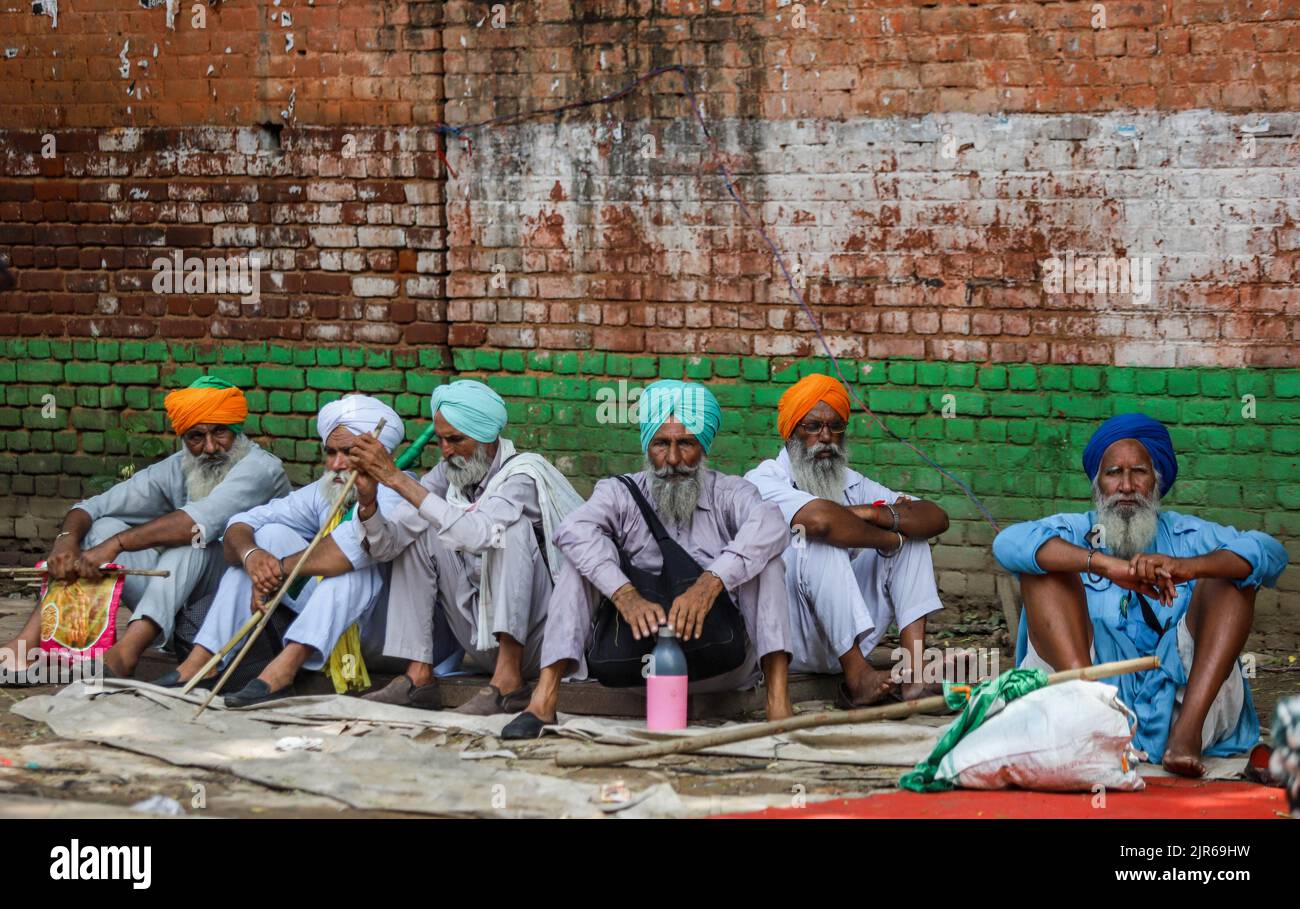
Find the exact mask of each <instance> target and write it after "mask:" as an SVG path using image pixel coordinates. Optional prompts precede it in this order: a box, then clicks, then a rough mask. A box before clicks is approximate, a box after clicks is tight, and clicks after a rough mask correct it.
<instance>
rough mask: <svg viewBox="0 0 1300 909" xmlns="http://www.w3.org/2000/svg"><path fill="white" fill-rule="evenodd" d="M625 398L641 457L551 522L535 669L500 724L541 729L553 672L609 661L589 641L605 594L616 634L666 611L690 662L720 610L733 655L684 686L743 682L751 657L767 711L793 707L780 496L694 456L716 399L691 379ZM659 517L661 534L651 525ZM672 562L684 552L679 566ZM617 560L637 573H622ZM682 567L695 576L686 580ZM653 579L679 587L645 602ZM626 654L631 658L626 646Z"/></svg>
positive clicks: (655, 620) (644, 632)
mask: <svg viewBox="0 0 1300 909" xmlns="http://www.w3.org/2000/svg"><path fill="white" fill-rule="evenodd" d="M637 410H638V421H639V423H640V429H641V450H642V451H643V452H644V453H645V468H644V469H643V470H642V471H641V472H640V473H637V474H635V475H632V476H625V477H614V478H611V479H606V480H601V481H600V482H599V483H597V484H596V488H595V490H594V491H593V492H592V496H591V499H590V500H589V501H587V502H586V503H585V504H584V505H582V506H581V507H580V508H578V509H577V510H576V511H574V512H573V513H572V514H570V515H569V516H568V519H567V520H565V522H564V523H563V525H561V527H560V529H559V532H558V533H557V534H556V535H555V542H556V545H557V546H558V547H559V548H560V551H561V552H562V553H563V555H564V560H565V561H564V566H563V568H562V569H561V572H560V577H559V580H558V581H557V583H556V587H555V592H554V594H553V595H552V596H551V603H550V607H549V610H548V614H547V620H546V636H545V638H544V640H543V643H542V652H541V664H542V667H543V668H542V673H541V678H540V680H539V681H538V683H537V687H536V688H535V689H534V691H533V696H532V699H531V701H530V702H529V704H528V708H527V710H525V711H524V712H522V713H520V714H519V716H517V717H515V719H514V720H512V721H511V722H510V724H509V725H507V726H506V727H505V729H504V731H503V732H502V735H503V737H504V738H507V739H528V738H537V737H538V736H540V735H541V734H542V731H543V729H544V727H545V726H547V725H549V724H553V723H555V722H556V719H557V715H556V705H557V701H558V697H559V683H560V680H561V679H563V678H564V677H565V676H566V675H575V674H576V677H579V678H582V677H586V676H587V675H588V669H589V666H591V665H592V661H594V660H596V659H598V658H599V659H600V660H601V661H602V662H605V663H606V664H607V665H608V664H611V663H612V662H613V660H608V661H607V660H606V657H607V656H608V654H598V653H597V649H598V647H596V646H594V645H595V644H598V643H599V642H600V640H601V628H602V619H601V617H599V616H598V610H600V609H601V608H602V603H603V602H604V600H603V598H608V601H609V603H610V604H611V605H610V606H606V607H604V609H605V610H606V614H607V615H609V616H612V615H613V613H614V612H615V611H616V612H617V618H616V620H615V619H611V621H616V622H617V623H621V625H619V624H616V625H615V627H616V628H621V635H622V641H623V643H624V645H625V646H626V643H627V639H628V638H629V637H631V638H633V639H636V640H637V641H641V640H643V639H645V638H648V637H654V636H656V634H657V633H659V631H660V626H661V625H667V626H669V627H671V629H672V630H673V633H674V635H675V636H676V637H677V638H678V639H679V640H680V642H681V646H682V647H683V649H684V650H685V651H686V654H687V661H688V663H689V662H690V661H691V660H692V646H693V644H694V643H695V642H699V641H701V640H705V639H706V638H707V636H706V634H705V627H706V625H705V623H706V620H707V619H710V618H711V619H712V620H713V623H716V622H717V621H718V619H719V618H720V617H721V618H726V619H729V620H730V621H731V622H732V623H733V624H732V625H731V626H730V627H733V628H734V627H739V637H738V638H737V641H738V643H739V648H738V649H739V651H740V652H739V653H738V654H737V655H736V658H735V661H734V662H735V666H734V668H730V669H727V670H726V671H722V672H720V673H719V674H716V675H709V676H706V677H704V678H703V679H702V680H700V681H692V682H691V683H690V686H689V690H690V691H691V692H692V693H695V692H704V691H725V690H733V689H737V688H743V687H752V686H753V685H754V684H755V683H756V682H757V681H758V669H759V666H760V663H761V667H762V673H763V676H764V678H765V682H766V688H767V715H768V718H769V719H780V718H783V717H787V716H790V715H791V714H792V713H793V710H792V708H791V706H790V700H789V692H788V688H787V684H786V680H787V674H788V673H787V670H788V666H789V660H790V616H789V609H788V608H787V606H786V595H785V565H784V563H783V562H782V560H781V556H782V554H783V553H784V551H785V546H786V543H787V542H788V538H789V530H788V528H787V527H786V525H785V522H784V521H783V520H782V519H781V512H780V510H779V509H778V508H777V507H776V506H775V505H769V504H767V503H765V502H764V501H763V499H762V496H760V495H759V493H758V490H757V489H755V488H754V487H753V486H752V485H751V484H750V483H748V482H747V481H745V480H743V479H741V478H740V477H734V476H729V475H727V474H723V473H719V472H717V471H715V470H711V469H710V468H709V467H708V464H707V457H706V456H707V454H708V451H709V449H710V447H711V446H712V445H713V440H714V437H715V436H716V435H717V433H718V428H719V425H720V424H721V422H722V411H721V409H720V408H719V407H718V401H717V399H716V398H714V396H713V394H712V392H710V391H709V390H708V389H707V388H705V387H704V386H703V385H698V384H695V383H686V382H678V381H675V380H665V381H660V382H654V383H652V384H650V385H649V386H647V387H646V388H645V390H644V392H643V393H642V395H641V397H640V399H639V400H638V401H637ZM634 490H635V492H634ZM638 500H639V501H638ZM643 507H644V509H645V510H643ZM647 518H652V519H653V520H647ZM657 531H662V533H663V535H664V538H662V539H656V532H657ZM683 564H686V565H687V566H688V568H687V570H686V571H684V572H683V571H680V569H681V567H682V565H683ZM625 568H626V569H627V570H626V571H625V570H624V569H625ZM701 569H702V570H701ZM629 574H631V575H634V576H635V577H636V578H638V580H639V582H640V583H636V584H634V583H633V580H632V579H631V578H630V577H629ZM691 575H695V576H696V577H695V580H694V581H693V583H689V586H687V582H688V581H689V580H690V577H691ZM661 580H666V581H668V582H670V583H668V584H667V585H666V586H667V589H670V590H673V591H676V590H681V589H682V588H683V587H685V588H686V589H684V590H682V592H681V593H680V594H677V595H676V596H674V597H672V598H671V599H670V600H669V599H667V598H663V599H661V600H660V601H658V602H656V601H655V600H653V599H650V598H649V597H648V596H647V595H646V593H645V592H644V591H646V590H648V588H649V587H651V586H655V584H654V583H653V582H658V581H661ZM728 611H729V612H728ZM737 611H738V613H739V614H738V615H736V614H735V613H736V612H737ZM714 613H716V615H713V614H714ZM593 623H594V624H593ZM713 623H711V624H712V627H714V628H717V627H718V626H717V625H716V624H713ZM615 638H616V639H617V634H616V635H615ZM615 642H616V643H617V640H616V641H615ZM632 659H633V661H634V664H635V660H636V659H637V657H636V655H635V654H633V657H632ZM696 665H698V664H696ZM636 668H638V669H639V667H636ZM692 671H694V667H692Z"/></svg>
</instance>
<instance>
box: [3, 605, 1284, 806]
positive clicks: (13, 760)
mask: <svg viewBox="0 0 1300 909" xmlns="http://www.w3.org/2000/svg"><path fill="white" fill-rule="evenodd" d="M10 590H11V591H12V592H11V593H10V596H13V595H14V594H17V595H18V596H23V594H22V593H20V592H18V591H16V590H13V589H12V587H11V588H10ZM27 596H31V594H27ZM30 602H31V605H34V602H35V601H34V599H33V600H31V601H30ZM28 609H30V606H23V605H21V604H19V603H18V602H17V601H15V600H14V599H9V600H7V601H4V600H0V640H3V639H8V638H9V636H10V635H12V634H14V633H15V632H16V631H17V630H18V628H20V627H21V625H22V623H23V621H25V619H26V615H27V611H28ZM1006 639H1007V635H1006V630H1005V628H1003V627H996V628H994V627H983V626H971V625H961V624H956V625H952V626H949V627H948V628H946V629H944V630H941V631H938V632H936V634H935V635H934V640H933V641H932V642H931V643H932V645H933V646H936V647H977V646H988V645H989V643H990V642H995V643H997V644H999V645H1002V646H1003V647H1004V653H1003V658H1002V660H1003V662H1002V665H1003V666H1010V665H1011V654H1010V653H1009V652H1008V651H1006V650H1005V645H1006ZM1255 658H1256V665H1255V678H1254V679H1253V681H1252V691H1253V694H1254V699H1255V707H1256V709H1257V710H1258V712H1259V716H1260V724H1261V726H1262V727H1263V729H1264V730H1265V734H1267V731H1268V729H1269V728H1270V726H1271V724H1272V715H1273V710H1274V707H1275V705H1276V704H1277V701H1278V700H1279V699H1280V698H1283V697H1287V696H1290V695H1292V694H1297V693H1300V661H1297V659H1296V655H1295V654H1283V653H1259V654H1255ZM55 691H56V686H34V687H28V688H0V816H3V815H6V814H9V815H14V814H18V815H21V816H31V817H50V816H56V817H85V816H95V815H100V814H105V813H107V814H110V815H111V814H115V813H121V812H122V811H124V810H126V809H128V808H130V806H133V805H136V804H138V803H140V802H143V801H145V800H147V799H150V798H152V797H154V796H159V795H161V796H165V797H167V798H169V799H173V800H175V802H177V803H178V804H179V806H180V808H181V810H183V811H184V812H185V813H186V814H188V815H191V816H196V815H197V816H207V817H406V816H417V815H408V814H405V813H402V812H387V811H358V810H356V809H353V808H351V807H349V806H347V805H345V804H343V803H341V802H338V801H336V800H334V799H330V798H325V797H321V796H318V795H315V794H313V793H308V792H302V791H297V790H281V789H274V788H271V787H267V786H263V785H260V784H257V783H253V782H250V781H248V780H244V779H241V778H239V777H236V776H233V775H231V774H227V773H219V772H209V771H205V770H202V769H197V768H183V769H182V768H177V767H175V766H173V765H171V764H168V763H166V762H164V761H162V760H159V759H156V758H153V757H149V756H147V755H140V754H135V753H132V752H128V751H124V750H121V749H116V748H111V747H107V746H103V745H98V744H93V743H88V742H79V741H68V740H64V739H60V738H58V737H57V736H55V735H54V734H53V733H51V732H50V730H49V728H48V727H47V726H45V725H44V724H43V723H38V722H33V721H31V720H27V719H24V718H23V717H20V716H18V715H16V714H14V713H12V712H11V710H10V708H11V707H12V706H13V705H14V704H15V703H17V702H18V701H20V700H22V699H24V698H27V697H32V696H35V695H41V694H52V693H54V692H55ZM828 706H829V705H827V704H826V703H824V702H808V703H803V704H800V705H798V708H799V710H800V711H801V712H802V711H809V710H820V709H826V708H827V707H828ZM748 718H749V719H761V715H756V716H752V717H748ZM426 739H432V740H434V741H436V743H437V744H438V745H440V746H445V747H448V748H453V749H463V748H466V747H472V748H473V749H474V750H488V751H490V750H495V749H496V748H497V747H498V743H497V742H496V740H495V739H493V738H492V737H490V736H486V737H485V736H470V735H457V734H447V733H441V732H436V733H435V732H426V733H424V734H423V735H422V737H421V739H420V740H426ZM511 745H512V746H515V745H517V743H511ZM514 750H516V751H517V752H518V753H519V755H520V757H519V758H518V759H515V760H509V759H505V758H492V759H489V760H490V761H491V763H492V764H493V765H499V766H500V767H502V768H503V769H504V768H507V767H511V768H515V769H524V770H527V771H529V772H532V773H544V774H549V775H552V776H556V777H562V778H566V779H572V780H578V781H583V782H587V783H594V784H598V785H599V784H610V786H611V787H617V786H618V785H619V784H622V785H623V786H625V787H626V788H627V789H628V790H630V791H631V792H633V793H635V792H639V791H641V790H643V789H645V788H647V787H649V786H652V785H655V784H658V783H668V784H670V785H671V786H672V787H673V788H674V789H675V790H676V791H677V793H678V794H679V795H680V796H683V797H694V798H703V799H709V798H714V797H716V798H718V799H719V809H718V810H719V811H721V810H723V808H722V806H721V800H722V799H724V798H734V797H737V796H753V797H766V799H767V800H768V801H769V802H771V803H777V802H779V801H781V800H783V799H786V798H788V799H789V800H790V801H789V804H797V803H798V801H800V800H803V801H806V802H808V803H811V802H815V801H819V800H822V799H827V798H852V797H855V796H862V795H867V794H870V793H871V792H873V791H879V790H887V789H893V788H895V787H896V785H897V781H898V776H899V773H900V768H898V767H871V766H855V765H846V764H824V763H811V762H800V761H784V760H782V761H764V760H755V759H746V758H731V757H714V756H701V755H669V756H667V757H664V758H660V759H657V760H655V761H652V762H651V761H643V762H634V763H632V764H628V765H620V766H618V767H584V768H562V767H557V766H556V765H555V763H554V761H553V760H551V759H550V755H551V754H553V752H554V751H555V750H556V746H555V744H554V740H547V739H542V740H540V741H539V742H537V743H531V744H527V745H524V746H523V747H515V748H514ZM178 770H179V771H180V772H178ZM418 816H427V815H418Z"/></svg>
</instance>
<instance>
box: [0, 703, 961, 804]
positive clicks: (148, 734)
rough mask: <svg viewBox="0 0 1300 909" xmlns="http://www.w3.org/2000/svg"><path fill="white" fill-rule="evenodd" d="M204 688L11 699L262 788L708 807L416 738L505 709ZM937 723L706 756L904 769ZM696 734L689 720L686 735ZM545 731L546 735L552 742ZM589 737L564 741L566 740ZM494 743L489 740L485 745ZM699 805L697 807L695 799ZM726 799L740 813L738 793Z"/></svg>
mask: <svg viewBox="0 0 1300 909" xmlns="http://www.w3.org/2000/svg"><path fill="white" fill-rule="evenodd" d="M200 696H201V692H195V693H192V694H190V695H188V696H184V697H182V696H181V695H180V693H179V692H177V691H172V690H167V689H161V688H156V687H154V686H152V685H148V684H145V683H142V682H135V681H124V680H109V681H105V682H103V683H100V684H88V683H85V682H78V683H75V684H73V685H70V686H68V687H67V688H64V689H63V690H61V691H60V692H58V693H57V694H54V695H42V696H36V697H31V698H27V699H26V700H23V701H20V702H19V703H17V704H16V705H15V706H14V707H13V708H12V709H13V711H14V712H15V713H17V714H18V715H20V716H23V717H26V718H27V719H31V720H35V721H38V722H43V723H45V724H47V725H48V726H49V727H50V728H51V729H52V730H53V731H54V733H55V734H57V735H59V736H61V737H63V738H68V739H78V740H84V741H92V742H98V743H101V744H104V745H111V746H113V747H116V748H122V749H125V750H128V751H133V752H137V753H140V754H146V755H149V756H152V757H155V758H159V759H161V760H164V761H167V762H168V763H171V764H175V765H178V766H193V767H203V768H207V769H212V770H220V771H224V772H228V773H232V774H235V775H237V776H240V777H243V778H245V779H248V780H252V781H254V782H258V783H261V784H264V785H268V786H275V787H282V788H287V789H298V790H302V791H306V792H313V793H317V794H319V795H323V796H328V797H330V798H334V799H338V800H339V801H341V802H344V803H346V804H348V805H351V806H352V807H355V808H361V809H380V810H384V809H386V810H395V811H411V812H420V813H430V814H448V815H487V816H511V817H520V816H525V817H529V816H532V817H538V816H545V817H554V816H568V817H598V816H602V815H606V814H608V813H610V812H611V811H617V812H618V813H619V814H621V815H625V816H641V817H657V816H659V817H661V816H677V817H680V816H689V815H692V814H704V813H714V812H716V811H717V810H718V808H719V805H718V802H717V800H716V799H699V800H695V799H689V798H684V797H680V796H678V794H677V793H676V792H674V791H673V789H672V787H671V786H668V785H666V784H660V785H657V786H652V787H650V788H648V789H646V790H643V791H642V792H638V793H634V794H633V798H632V801H631V803H628V804H624V805H622V806H609V805H601V804H599V803H598V801H597V794H598V787H597V786H596V785H594V784H590V783H584V782H581V781H576V780H568V779H563V778H559V777H555V776H548V775H545V774H540V773H529V772H527V771H526V770H525V769H516V768H520V767H522V766H526V764H527V762H521V763H520V764H515V765H513V766H512V767H511V768H502V767H500V766H493V765H492V764H491V763H490V762H488V761H481V760H466V759H465V758H466V757H473V756H474V754H473V753H472V752H463V751H457V750H454V749H452V748H448V747H439V746H438V745H436V744H433V743H430V742H425V741H418V740H416V737H417V736H419V735H420V734H421V733H423V732H425V731H427V730H451V731H464V732H468V733H473V734H480V735H492V736H495V735H498V734H499V733H500V731H501V728H502V727H503V726H504V725H505V724H506V723H507V722H509V720H510V717H509V716H506V715H501V716H493V717H471V716H462V715H460V714H456V713H451V712H445V711H425V710H413V709H410V708H406V707H396V706H392V705H387V704H376V703H374V702H372V701H365V700H361V699H360V698H355V697H340V696H333V695H330V696H321V697H306V698H286V699H284V700H280V701H273V702H271V703H269V704H264V705H261V706H259V707H255V708H252V709H249V710H241V711H228V710H224V709H220V703H221V702H220V700H219V699H218V700H217V701H216V702H214V706H213V708H212V709H209V710H208V711H206V712H205V713H204V714H203V716H202V717H200V718H199V719H198V720H197V721H192V720H191V717H192V716H193V714H194V711H195V708H196V705H197V704H198V703H199V702H200ZM560 720H561V723H560V725H559V727H558V731H559V732H560V734H561V735H563V736H567V737H570V738H573V739H578V740H589V741H597V742H601V743H626V744H633V743H643V742H645V741H647V740H652V739H653V738H656V737H659V736H660V735H661V734H655V733H647V732H646V730H645V729H644V725H643V724H641V723H639V722H636V721H630V720H613V719H605V718H595V717H570V716H566V715H563V714H562V715H561V716H560ZM945 722H946V720H944V719H941V718H933V717H929V718H917V719H915V720H914V721H912V722H907V723H874V724H860V725H850V726H839V727H828V728H826V729H821V730H809V731H804V732H799V733H791V734H788V735H785V736H779V737H772V738H766V739H756V740H754V741H752V742H743V743H737V744H735V745H732V746H725V747H722V748H716V749H710V750H709V752H708V753H712V754H727V755H736V756H741V757H757V758H767V759H772V758H781V759H786V760H798V761H818V762H827V763H840V764H843V763H856V764H877V765H878V764H893V765H898V766H911V765H913V764H915V763H916V762H917V761H919V760H921V759H922V758H924V757H925V756H926V755H927V754H928V753H929V751H930V749H931V748H932V747H933V744H934V741H935V739H936V737H937V735H938V732H939V728H940V727H941V726H942V724H944V723H945ZM704 731H707V730H705V729H703V728H699V727H694V728H692V729H688V730H687V731H686V733H685V734H690V735H694V734H699V733H700V732H704ZM286 736H299V737H304V736H311V737H315V738H320V739H321V740H322V744H321V747H320V750H319V751H309V750H290V751H285V750H280V749H277V747H276V743H277V742H278V741H280V740H281V739H283V738H285V737H286ZM550 741H554V740H550ZM565 747H575V748H577V747H586V746H585V745H581V744H578V743H577V742H575V743H574V744H573V745H572V746H565ZM494 750H499V749H494ZM706 805H707V808H706ZM724 807H725V809H726V810H732V809H734V810H745V809H746V808H750V807H762V805H757V806H755V805H754V799H752V798H737V799H735V805H731V804H728V805H726V806H724Z"/></svg>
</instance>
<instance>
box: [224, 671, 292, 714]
mask: <svg viewBox="0 0 1300 909" xmlns="http://www.w3.org/2000/svg"><path fill="white" fill-rule="evenodd" d="M292 690H293V685H292V683H291V684H288V685H285V686H284V687H283V688H281V689H280V690H279V691H272V690H271V686H270V685H267V684H266V682H263V681H262V680H261V679H253V681H251V682H249V683H248V684H247V685H245V686H244V687H243V688H241V689H240V690H239V691H236V692H235V693H234V694H228V695H226V697H225V700H224V701H223V703H224V704H225V705H226V706H227V707H229V708H231V709H234V710H238V709H239V708H241V707H252V706H253V705H254V704H265V703H266V702H267V701H277V700H279V699H280V698H287V697H288V696H289V692H290V691H292Z"/></svg>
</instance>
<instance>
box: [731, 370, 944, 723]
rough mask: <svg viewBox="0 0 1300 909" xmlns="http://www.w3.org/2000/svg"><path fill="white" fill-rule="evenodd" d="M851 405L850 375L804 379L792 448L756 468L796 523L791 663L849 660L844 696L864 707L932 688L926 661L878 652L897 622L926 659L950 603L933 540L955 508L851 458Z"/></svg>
mask: <svg viewBox="0 0 1300 909" xmlns="http://www.w3.org/2000/svg"><path fill="white" fill-rule="evenodd" d="M850 413H851V411H850V407H849V393H848V389H846V388H845V387H844V385H843V384H842V383H841V382H839V381H838V380H836V379H833V378H831V377H830V376H823V375H809V376H805V377H804V378H802V379H800V380H799V381H798V382H796V383H795V384H794V385H792V386H791V387H790V388H788V389H787V390H786V392H785V393H784V394H783V395H781V400H780V402H779V403H778V405H777V431H778V432H780V434H781V438H782V439H783V440H785V446H784V448H783V449H782V451H781V452H780V454H779V455H778V456H777V457H775V458H772V459H770V460H767V461H764V462H762V463H761V464H759V465H758V466H757V467H755V468H754V469H753V470H751V471H750V472H749V473H747V474H746V475H745V479H747V480H749V482H751V483H753V484H754V485H755V486H757V487H758V491H759V492H760V493H761V494H762V496H763V498H764V499H765V500H766V501H768V502H772V503H774V504H775V505H777V506H778V507H779V508H780V509H781V514H782V516H783V517H784V518H785V520H786V522H787V523H789V525H790V529H791V537H790V544H789V546H787V547H786V550H785V569H786V570H785V578H786V590H787V592H788V594H789V599H790V633H791V640H792V650H793V654H794V656H793V659H792V660H791V662H790V671H791V672H820V673H832V672H838V671H842V672H843V673H844V684H843V685H842V686H841V688H840V696H839V702H840V704H841V706H844V707H858V706H862V705H865V704H872V703H875V702H876V701H879V700H881V699H883V698H886V697H895V698H908V699H910V698H916V697H920V696H921V695H922V694H923V693H927V689H926V688H925V686H924V685H923V684H922V677H921V675H920V674H919V673H917V674H916V675H915V676H913V675H912V674H911V673H906V672H905V671H904V672H898V671H896V672H894V673H889V672H884V671H877V670H876V669H874V668H872V666H871V664H870V663H869V662H868V661H867V657H868V656H869V655H870V654H871V651H872V649H873V648H874V647H875V646H876V644H877V643H879V641H880V639H881V637H882V636H883V635H884V633H885V631H886V630H887V629H888V628H889V625H890V624H891V623H897V625H898V627H899V629H900V637H901V644H902V646H903V648H904V651H905V653H906V654H908V657H905V658H904V663H903V664H901V665H902V667H907V666H909V665H915V662H914V657H913V655H915V656H916V657H919V656H920V653H921V649H922V648H923V647H924V642H925V617H926V616H927V615H929V614H930V613H931V612H934V611H936V610H938V609H941V608H943V604H942V603H940V602H939V593H938V590H937V588H936V587H935V581H934V566H933V563H932V561H931V558H930V547H929V545H927V540H928V539H929V538H930V537H933V536H937V535H939V534H941V533H943V532H944V531H945V530H947V529H948V515H947V514H945V513H944V511H943V509H942V508H940V507H939V506H938V505H936V504H934V503H933V502H925V501H920V500H917V499H914V498H910V497H908V496H904V495H901V494H899V493H897V492H894V491H893V490H891V489H887V488H886V487H884V486H882V485H880V484H879V483H877V482H875V481H874V480H871V479H869V478H868V477H865V476H863V475H862V474H860V473H858V472H857V471H855V470H852V469H850V468H849V466H848V443H847V440H846V435H847V433H848V425H849V416H850ZM909 657H910V658H912V659H910V660H909ZM898 668H899V667H896V669H898Z"/></svg>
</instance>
